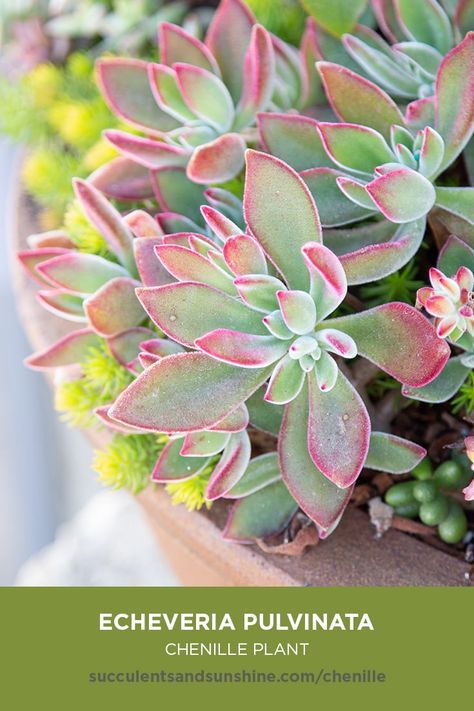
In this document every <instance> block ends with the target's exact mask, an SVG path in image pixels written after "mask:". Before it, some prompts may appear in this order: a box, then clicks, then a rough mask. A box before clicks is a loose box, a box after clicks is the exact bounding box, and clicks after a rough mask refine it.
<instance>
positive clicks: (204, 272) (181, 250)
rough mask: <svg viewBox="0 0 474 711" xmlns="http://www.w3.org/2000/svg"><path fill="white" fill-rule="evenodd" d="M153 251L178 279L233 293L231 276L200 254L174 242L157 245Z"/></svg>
mask: <svg viewBox="0 0 474 711" xmlns="http://www.w3.org/2000/svg"><path fill="white" fill-rule="evenodd" d="M155 253H156V255H157V257H158V258H159V260H160V261H161V263H162V264H163V266H164V267H165V269H167V271H168V272H169V273H170V274H171V275H172V276H174V277H175V279H177V280H178V281H196V282H202V283H204V284H209V286H213V287H215V288H216V289H220V290H221V291H224V292H225V293H226V294H230V295H232V294H235V287H234V285H233V283H232V279H231V277H230V276H229V275H228V274H226V273H225V272H224V271H223V270H222V269H220V268H219V267H217V266H216V265H214V264H213V263H212V262H211V261H210V260H209V259H207V257H204V256H203V255H202V254H199V253H198V252H195V251H194V250H192V249H189V248H187V247H182V246H180V245H175V244H161V245H157V246H156V247H155Z"/></svg>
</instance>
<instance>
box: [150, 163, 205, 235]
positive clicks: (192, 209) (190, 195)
mask: <svg viewBox="0 0 474 711" xmlns="http://www.w3.org/2000/svg"><path fill="white" fill-rule="evenodd" d="M152 185H153V189H154V191H155V195H156V199H157V200H158V202H159V203H160V206H161V209H162V210H164V211H165V212H174V213H177V214H182V215H184V217H187V218H189V219H190V220H192V221H193V222H194V223H196V224H197V225H200V224H202V217H201V210H200V207H201V205H202V204H203V202H204V194H203V189H202V186H201V185H197V184H196V183H193V182H192V181H191V180H189V178H188V177H187V176H186V172H185V171H184V170H183V169H182V168H160V170H157V171H156V172H154V173H152ZM175 231H176V230H175Z"/></svg>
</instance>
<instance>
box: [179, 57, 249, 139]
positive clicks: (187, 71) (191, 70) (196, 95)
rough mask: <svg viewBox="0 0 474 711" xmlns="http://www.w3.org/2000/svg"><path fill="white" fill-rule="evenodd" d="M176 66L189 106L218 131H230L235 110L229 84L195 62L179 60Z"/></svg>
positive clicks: (185, 99)
mask: <svg viewBox="0 0 474 711" xmlns="http://www.w3.org/2000/svg"><path fill="white" fill-rule="evenodd" d="M173 69H174V70H175V72H176V79H177V82H178V87H179V89H180V90H181V94H182V97H183V99H184V101H185V102H186V105H187V106H188V108H189V109H190V110H191V111H192V112H193V113H194V114H195V115H196V116H197V117H198V118H200V119H202V120H203V121H205V122H206V123H208V124H209V125H211V126H212V127H213V128H215V129H216V131H222V132H224V131H228V130H229V129H230V127H231V125H232V122H233V120H234V115H235V111H234V104H233V101H232V97H231V95H230V94H229V91H228V89H227V87H226V86H225V84H224V83H223V82H222V81H221V80H220V79H219V78H218V77H216V75H215V74H212V73H211V72H208V71H206V70H205V69H201V68H200V67H194V66H192V65H191V64H175V65H174V67H173Z"/></svg>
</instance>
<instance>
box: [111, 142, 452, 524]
mask: <svg viewBox="0 0 474 711" xmlns="http://www.w3.org/2000/svg"><path fill="white" fill-rule="evenodd" d="M244 212H245V217H246V221H247V226H248V229H247V232H246V233H241V231H240V230H239V228H237V227H236V226H235V225H232V223H229V221H228V220H227V219H226V218H225V217H224V216H223V215H220V214H219V213H217V212H216V211H215V210H213V209H212V208H206V207H204V208H203V213H204V215H205V217H207V219H208V220H209V222H210V223H211V224H212V225H213V228H214V229H215V230H217V233H216V237H220V239H221V241H224V244H223V245H222V246H221V248H219V247H218V245H217V244H215V243H213V242H209V241H208V240H206V239H205V237H203V236H202V235H201V236H199V235H197V234H189V233H184V234H183V233H180V234H176V235H173V234H172V235H166V236H165V237H164V238H163V244H161V245H157V246H155V252H156V254H157V256H158V258H159V260H160V261H161V264H162V266H163V267H164V268H165V269H166V270H167V271H168V272H169V274H170V275H171V276H172V277H174V278H175V279H177V282H176V283H171V284H163V285H162V286H157V287H145V288H143V289H138V290H137V294H138V297H139V299H140V301H141V303H142V305H143V307H144V308H145V310H146V311H147V313H148V315H149V316H150V318H151V319H152V320H153V321H154V322H155V324H156V325H157V326H158V328H159V329H160V330H161V331H162V332H163V333H165V334H166V335H167V337H168V339H171V340H172V341H173V342H175V343H177V344H179V345H181V346H182V347H184V348H185V349H188V350H187V351H186V352H182V353H174V354H171V355H169V356H166V357H164V358H161V359H160V360H158V361H157V362H156V363H155V364H152V365H151V366H150V367H149V368H147V369H146V370H145V371H144V373H142V374H141V375H139V376H138V377H137V379H136V380H134V382H133V383H132V384H131V385H130V386H129V387H128V388H127V389H126V390H125V391H124V392H123V393H122V394H121V395H120V396H119V398H118V399H117V400H116V402H115V404H114V405H113V406H112V408H111V409H110V410H109V416H110V417H111V418H112V419H114V420H116V421H118V422H121V423H123V424H125V425H126V426H131V427H138V428H140V429H143V430H146V431H156V432H166V433H168V434H170V435H171V436H173V437H175V436H176V435H180V434H185V435H186V437H189V433H193V432H198V433H200V432H202V431H203V430H210V429H211V430H212V429H213V428H216V426H217V427H218V426H219V423H221V422H222V421H224V422H225V421H226V419H227V418H228V417H229V416H230V415H232V414H234V413H235V412H236V411H237V412H239V411H240V409H241V408H242V406H243V405H244V403H246V402H247V401H248V400H249V399H250V398H251V396H252V395H254V394H255V393H258V396H257V398H258V399H260V398H261V401H260V404H259V406H260V407H263V406H264V404H267V403H268V404H271V405H273V406H276V407H278V408H281V406H282V405H284V406H285V410H284V414H283V420H282V424H281V428H280V433H279V461H280V468H281V472H282V476H283V479H284V481H285V483H286V485H287V487H288V488H289V490H290V492H291V493H292V494H293V496H294V498H295V499H296V501H297V502H298V503H299V505H300V506H301V507H302V508H303V510H305V511H306V512H307V513H308V515H310V516H311V517H312V518H313V519H314V520H315V521H316V522H317V524H318V525H319V527H320V528H321V530H323V531H327V530H328V529H330V528H331V526H332V525H333V524H334V523H335V521H336V520H337V519H338V518H339V516H340V514H341V513H342V510H343V509H344V507H345V505H346V503H347V501H348V499H349V496H350V492H351V489H352V485H353V483H354V481H355V479H356V478H357V476H358V474H359V473H360V471H361V469H362V467H363V466H364V464H366V463H367V461H368V460H369V461H370V458H371V457H370V446H371V442H372V447H377V444H379V443H380V446H382V447H384V446H385V447H387V448H391V447H393V449H395V450H396V449H397V447H398V446H399V447H400V448H402V449H403V448H404V447H406V448H407V449H409V450H410V451H411V453H412V456H414V457H415V459H416V458H417V457H419V456H420V452H421V450H420V449H419V448H416V446H415V445H408V444H401V443H397V442H394V441H392V440H390V439H389V438H387V436H385V435H383V434H382V433H375V434H374V435H373V437H372V440H371V426H370V418H369V416H368V413H367V409H366V407H365V405H364V403H363V401H362V399H361V398H360V396H359V395H358V393H357V392H356V390H355V389H354V387H353V386H352V385H351V383H350V380H349V379H348V377H346V375H345V374H344V372H343V370H342V368H344V370H345V366H344V365H342V367H338V364H337V363H336V360H335V359H334V357H333V355H332V354H334V355H336V357H338V358H339V359H341V360H342V359H346V358H354V357H355V356H356V355H357V353H359V354H360V355H363V356H365V357H368V358H369V359H371V360H372V361H373V362H375V363H376V364H377V365H379V366H380V367H381V368H382V369H384V370H386V371H388V372H389V373H390V374H391V375H393V376H394V377H396V378H398V379H399V380H400V381H401V382H404V383H407V384H410V385H412V386H418V385H422V384H425V383H427V382H429V381H431V380H432V379H433V378H434V377H436V375H437V374H438V373H439V371H440V370H441V369H442V367H443V365H444V363H445V362H446V360H447V358H448V355H449V349H448V348H447V346H446V345H445V344H444V343H443V341H441V340H440V339H439V338H438V337H437V336H436V334H435V331H434V329H433V327H432V326H430V325H429V323H428V322H427V321H426V319H424V318H423V317H422V316H421V315H420V314H419V313H418V312H417V311H416V309H414V308H413V307H410V306H407V305H405V304H400V303H393V304H386V305H384V306H382V307H377V308H375V309H370V310H367V311H365V312H363V313H360V314H356V315H354V316H342V317H336V318H328V316H330V315H331V314H332V313H333V311H334V310H335V309H336V308H337V307H338V305H339V304H340V303H341V302H342V300H343V299H344V297H345V294H346V291H347V281H346V277H345V273H344V269H343V267H342V265H341V263H340V262H339V260H338V259H337V257H336V256H335V255H334V254H333V253H332V252H331V251H330V250H329V249H328V248H327V247H325V246H324V245H323V244H322V243H321V228H320V224H319V218H318V213H317V209H316V206H315V203H314V201H313V199H312V197H311V194H310V193H309V191H308V189H307V188H306V186H305V184H304V183H303V181H302V180H301V178H299V176H298V175H297V174H296V173H295V172H294V171H293V170H291V169H290V168H289V166H287V165H286V164H284V163H283V162H281V161H279V160H278V159H275V158H274V157H271V156H268V155H266V154H263V153H259V152H252V151H250V152H249V153H248V157H247V180H246V186H245V196H244ZM374 329H375V330H377V332H378V334H379V338H378V339H377V340H376V341H375V340H374V339H373V337H372V333H373V331H374ZM395 344H396V347H395ZM395 352H397V353H398V355H397V356H396V357H393V356H394V355H395ZM402 352H403V357H400V353H402ZM342 362H343V361H342ZM345 372H348V371H347V370H345ZM203 401H204V402H206V407H205V408H203V407H202V402H203ZM250 422H252V409H250ZM264 428H265V426H264ZM386 440H387V441H386ZM374 442H375V443H376V444H374ZM410 448H411V449H410ZM184 451H186V439H185V445H184ZM210 453H212V454H213V453H214V450H212V451H211V452H210ZM368 458H369V459H368ZM234 462H235V463H234V465H233V471H231V472H226V475H225V477H224V476H222V477H220V476H219V473H216V472H217V470H215V471H214V474H213V477H212V478H211V481H212V482H213V483H214V482H215V485H217V486H218V491H219V495H220V496H225V495H226V494H227V493H228V491H229V490H230V489H231V487H232V486H234V485H235V484H237V482H238V481H239V479H240V477H241V476H242V475H243V473H244V471H245V469H240V467H239V466H238V465H237V462H238V458H237V457H235V459H234ZM370 466H371V465H370ZM209 486H211V483H210V484H209Z"/></svg>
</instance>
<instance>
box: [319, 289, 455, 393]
mask: <svg viewBox="0 0 474 711" xmlns="http://www.w3.org/2000/svg"><path fill="white" fill-rule="evenodd" d="M324 325H325V327H333V328H336V329H338V330H341V331H344V332H345V333H347V334H348V335H349V336H351V337H352V338H353V339H354V341H355V342H356V344H357V350H358V353H359V355H362V356H364V357H365V358H367V359H368V360H370V361H372V362H373V363H375V364H376V365H378V366H379V367H380V368H381V369H382V370H384V371H385V372H387V373H389V374H390V375H391V376H392V377H394V378H396V379H397V380H399V381H400V382H401V383H403V384H405V385H410V386H412V387H421V386H423V385H427V384H428V383H430V382H431V381H432V380H434V378H436V376H437V375H438V374H439V373H440V372H441V370H442V369H443V367H444V365H445V364H446V361H447V360H448V358H449V354H450V350H449V346H448V345H447V343H446V342H444V341H443V340H442V339H440V338H437V337H436V335H435V332H434V328H433V326H432V324H431V323H430V322H429V321H428V320H427V319H426V318H425V317H424V316H422V314H420V312H419V311H417V310H416V309H415V308H413V307H412V306H409V305H408V304H402V303H399V302H394V303H390V304H382V306H376V307H375V308H373V309H368V310H367V311H364V312H362V313H358V314H354V315H352V316H341V317H339V318H335V319H330V320H328V321H326V322H325V324H324ZM374 334H377V338H374Z"/></svg>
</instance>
